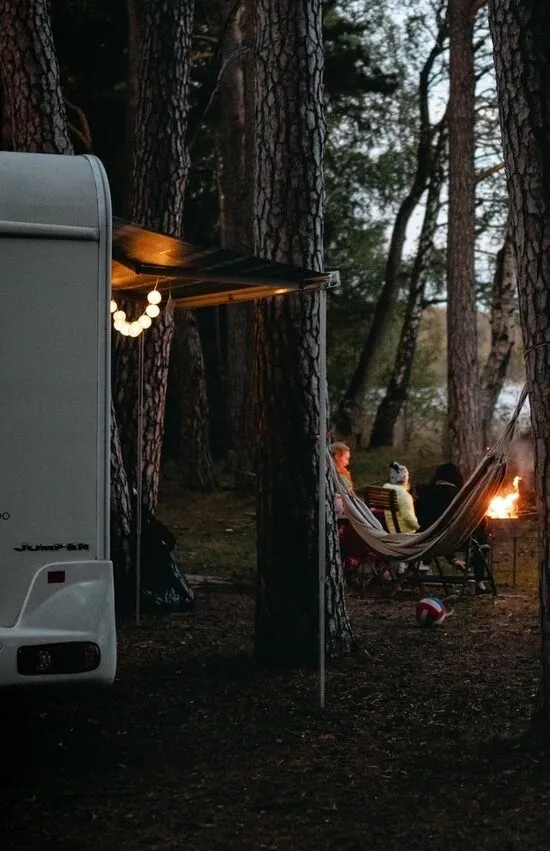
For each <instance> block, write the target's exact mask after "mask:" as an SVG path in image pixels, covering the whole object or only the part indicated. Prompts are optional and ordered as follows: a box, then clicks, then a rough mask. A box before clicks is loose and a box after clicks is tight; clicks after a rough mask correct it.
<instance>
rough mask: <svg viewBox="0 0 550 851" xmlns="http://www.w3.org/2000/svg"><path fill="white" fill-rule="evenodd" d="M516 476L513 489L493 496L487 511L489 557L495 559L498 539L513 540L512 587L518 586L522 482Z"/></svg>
mask: <svg viewBox="0 0 550 851" xmlns="http://www.w3.org/2000/svg"><path fill="white" fill-rule="evenodd" d="M520 481H521V479H520V477H519V476H516V477H515V479H514V481H513V484H512V488H511V490H509V491H507V492H504V493H499V494H498V495H497V496H495V497H493V499H492V500H491V502H490V503H489V507H488V508H487V511H486V512H485V517H486V518H487V530H488V533H489V558H490V559H491V563H492V561H493V547H494V543H495V542H496V541H512V587H513V588H515V587H516V570H517V539H518V536H519V532H520V526H521V524H520V487H519V483H520Z"/></svg>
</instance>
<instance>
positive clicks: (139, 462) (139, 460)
mask: <svg viewBox="0 0 550 851" xmlns="http://www.w3.org/2000/svg"><path fill="white" fill-rule="evenodd" d="M143 338H144V334H143V333H141V334H140V335H139V337H138V346H139V348H138V402H137V447H136V456H137V457H136V623H139V622H140V619H141V530H142V520H143V518H142V511H143V383H144V379H143V343H144V339H143Z"/></svg>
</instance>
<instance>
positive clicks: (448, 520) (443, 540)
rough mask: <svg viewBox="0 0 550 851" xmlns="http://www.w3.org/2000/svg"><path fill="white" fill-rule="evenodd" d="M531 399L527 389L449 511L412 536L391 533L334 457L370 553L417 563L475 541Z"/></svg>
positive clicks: (337, 483)
mask: <svg viewBox="0 0 550 851" xmlns="http://www.w3.org/2000/svg"><path fill="white" fill-rule="evenodd" d="M526 398H527V385H525V386H524V388H523V390H522V392H521V394H520V397H519V399H518V403H517V405H516V408H515V410H514V413H513V414H512V417H511V419H510V421H509V422H508V423H507V425H506V428H505V429H504V432H503V434H502V435H501V437H500V438H499V439H498V440H497V441H495V443H494V444H493V446H492V447H491V448H490V449H488V450H487V452H486V454H485V456H484V457H483V459H482V460H481V461H480V463H479V464H478V466H477V467H476V469H475V470H474V472H473V473H472V474H471V476H470V477H469V479H468V480H467V481H466V483H465V484H464V486H463V487H462V488H461V489H460V491H459V492H458V493H457V495H456V496H455V498H454V499H453V501H452V502H451V504H450V505H449V506H448V508H447V509H446V510H445V511H444V513H443V514H442V515H441V516H440V517H439V518H438V519H437V520H436V521H435V523H433V524H432V525H431V526H430V527H429V528H428V529H425V530H424V531H422V532H416V533H415V534H412V535H410V534H404V533H403V532H392V533H390V532H386V531H385V530H384V528H383V526H382V524H381V523H380V521H379V520H378V519H377V518H376V517H375V516H374V514H373V513H372V511H371V510H370V509H369V507H368V506H367V505H365V503H364V502H363V500H361V499H359V497H357V496H356V495H355V494H354V493H353V491H352V490H351V489H350V488H349V487H348V486H346V484H345V482H344V480H343V479H342V477H341V476H340V475H339V473H338V472H337V470H336V467H335V465H334V461H333V459H332V456H331V455H330V453H328V464H329V469H330V471H331V475H332V479H333V483H334V488H335V491H336V493H338V494H339V495H340V496H341V497H342V504H343V509H344V514H345V516H346V517H347V519H348V520H349V521H350V523H351V525H352V526H353V528H354V529H355V531H356V532H357V534H358V535H359V536H360V537H361V538H362V539H363V541H365V543H366V544H367V546H368V547H369V549H370V550H372V551H373V552H374V553H376V554H377V555H379V556H382V558H387V559H397V560H399V561H416V560H417V559H420V558H426V559H429V558H431V557H433V556H436V555H442V554H443V553H447V552H452V551H453V550H455V549H457V548H458V546H459V545H460V544H461V543H463V542H464V541H465V540H466V539H467V538H469V537H470V535H471V534H472V533H473V532H474V531H475V529H476V528H477V526H478V525H479V524H480V523H481V521H482V519H483V517H484V515H485V512H486V510H487V505H488V504H489V502H490V500H491V499H492V498H493V497H494V496H496V495H497V493H498V491H499V488H500V486H501V484H502V482H503V480H504V476H505V475H506V466H507V457H508V453H509V449H510V444H511V442H512V439H513V436H514V432H515V429H516V425H517V421H518V418H519V415H520V413H521V409H522V408H523V405H524V403H525V400H526Z"/></svg>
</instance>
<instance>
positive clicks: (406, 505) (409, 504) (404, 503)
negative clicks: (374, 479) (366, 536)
mask: <svg viewBox="0 0 550 851" xmlns="http://www.w3.org/2000/svg"><path fill="white" fill-rule="evenodd" d="M384 487H385V488H391V490H394V491H395V492H396V494H397V519H398V521H399V529H400V531H401V532H406V533H407V534H412V533H413V532H416V530H417V529H418V520H417V519H416V515H415V513H414V502H413V498H412V496H411V495H410V493H409V491H408V490H407V489H406V488H404V487H403V485H394V484H393V483H390V482H386V484H385V485H384ZM384 513H385V518H386V526H387V527H388V531H389V532H396V531H397V530H396V528H395V526H394V525H393V519H392V516H391V511H386V512H384Z"/></svg>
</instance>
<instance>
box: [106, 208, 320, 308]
mask: <svg viewBox="0 0 550 851" xmlns="http://www.w3.org/2000/svg"><path fill="white" fill-rule="evenodd" d="M328 281H329V275H327V274H320V273H318V272H312V271H310V270H308V269H300V268H297V267H296V266H291V265H287V264H285V263H275V262H274V261H271V260H262V259H260V258H259V257H252V256H243V255H241V254H238V253H236V252H234V251H228V250H226V249H219V248H200V247H198V246H196V245H192V244H191V243H189V242H186V241H185V240H182V239H176V238H174V237H171V236H166V235H165V234H160V233H156V232H155V231H152V230H147V229H146V228H142V227H140V226H139V225H135V224H132V223H131V222H128V221H125V220H124V219H120V218H117V217H114V218H113V270H112V285H113V290H114V291H126V293H127V294H128V295H130V294H143V293H146V292H148V291H149V290H150V289H152V288H153V287H154V286H156V287H157V289H159V290H160V291H161V292H164V293H168V292H169V293H170V294H171V297H172V299H173V300H174V302H175V306H176V307H208V306H212V305H217V304H231V303H233V302H240V301H248V300H250V299H258V298H265V297H266V296H273V295H281V294H283V293H291V292H300V291H302V290H308V289H317V288H318V287H320V286H321V285H323V284H327V283H328Z"/></svg>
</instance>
